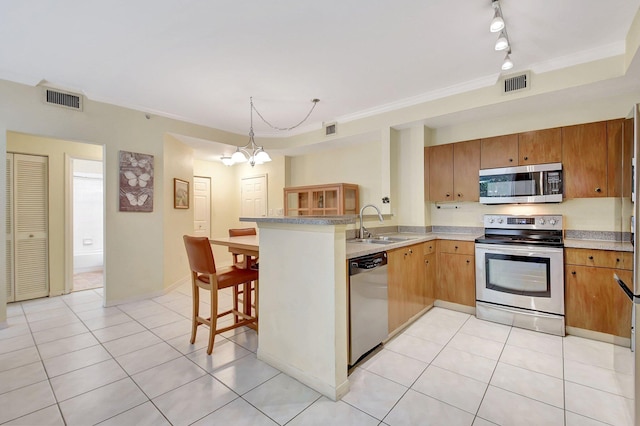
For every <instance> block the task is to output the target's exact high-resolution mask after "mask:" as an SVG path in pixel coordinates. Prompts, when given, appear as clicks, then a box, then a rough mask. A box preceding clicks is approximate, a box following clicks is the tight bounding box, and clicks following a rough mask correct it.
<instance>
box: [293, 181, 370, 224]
mask: <svg viewBox="0 0 640 426" xmlns="http://www.w3.org/2000/svg"><path fill="white" fill-rule="evenodd" d="M358 200H359V196H358V185H354V184H350V183H333V184H327V185H311V186H295V187H290V188H285V189H284V202H285V208H284V215H285V216H339V215H344V214H358V213H359V211H360V207H359V201H358Z"/></svg>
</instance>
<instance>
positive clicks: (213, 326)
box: [207, 276, 218, 355]
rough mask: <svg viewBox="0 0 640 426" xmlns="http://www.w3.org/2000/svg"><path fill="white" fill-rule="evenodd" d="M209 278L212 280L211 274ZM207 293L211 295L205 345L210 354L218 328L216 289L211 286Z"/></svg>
mask: <svg viewBox="0 0 640 426" xmlns="http://www.w3.org/2000/svg"><path fill="white" fill-rule="evenodd" d="M211 280H213V276H211ZM210 282H213V281H210ZM209 294H210V295H211V319H210V323H209V346H207V354H208V355H211V352H213V341H214V339H215V337H216V330H217V328H218V291H217V290H216V289H214V288H211V290H210V291H209Z"/></svg>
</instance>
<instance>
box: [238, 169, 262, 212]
mask: <svg viewBox="0 0 640 426" xmlns="http://www.w3.org/2000/svg"><path fill="white" fill-rule="evenodd" d="M241 199H242V208H241V210H242V211H241V214H240V215H241V216H243V217H261V216H266V215H267V175H262V176H255V177H250V178H243V179H242V194H241Z"/></svg>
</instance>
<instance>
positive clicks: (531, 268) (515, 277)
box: [476, 243, 564, 315]
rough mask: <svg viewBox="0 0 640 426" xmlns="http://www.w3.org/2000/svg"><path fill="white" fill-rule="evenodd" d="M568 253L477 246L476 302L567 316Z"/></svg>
mask: <svg viewBox="0 0 640 426" xmlns="http://www.w3.org/2000/svg"><path fill="white" fill-rule="evenodd" d="M563 261H564V250H563V249H562V248H556V247H539V246H537V247H534V246H527V245H500V244H480V243H476V299H477V300H478V301H481V302H487V303H495V304H499V305H503V306H513V307H517V308H523V309H529V310H533V311H539V312H547V313H552V314H559V315H564V271H563Z"/></svg>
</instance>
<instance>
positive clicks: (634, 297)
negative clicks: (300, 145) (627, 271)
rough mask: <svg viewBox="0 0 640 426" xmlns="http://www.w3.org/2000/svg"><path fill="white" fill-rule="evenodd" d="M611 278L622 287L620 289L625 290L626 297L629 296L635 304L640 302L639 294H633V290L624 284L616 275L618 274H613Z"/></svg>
mask: <svg viewBox="0 0 640 426" xmlns="http://www.w3.org/2000/svg"><path fill="white" fill-rule="evenodd" d="M613 279H614V280H616V282H617V283H618V285H619V286H620V288H621V289H622V291H624V292H625V294H626V295H627V297H629V299H630V300H631V301H632V302H633V303H635V304H640V294H633V291H631V289H630V288H629V287H628V286H627V285H626V284H625V282H624V281H622V280H621V279H620V277H618V274H615V273H614V274H613Z"/></svg>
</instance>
